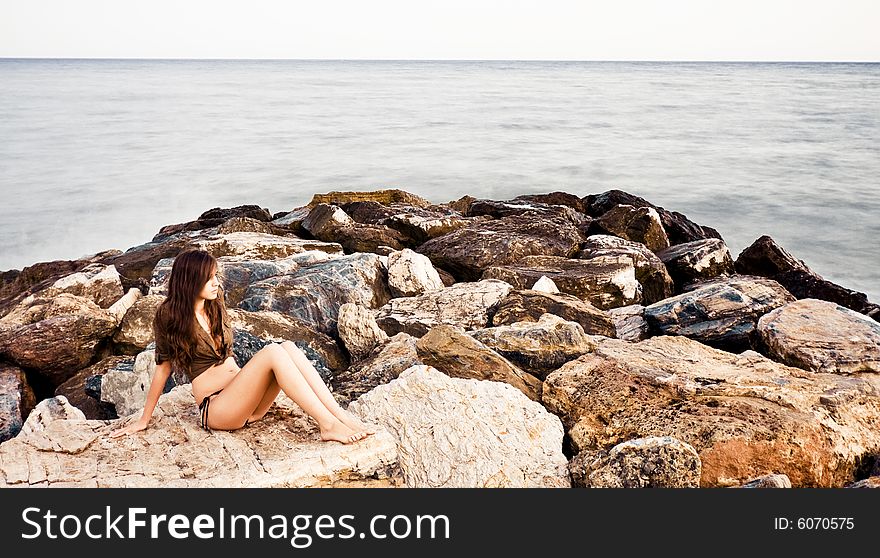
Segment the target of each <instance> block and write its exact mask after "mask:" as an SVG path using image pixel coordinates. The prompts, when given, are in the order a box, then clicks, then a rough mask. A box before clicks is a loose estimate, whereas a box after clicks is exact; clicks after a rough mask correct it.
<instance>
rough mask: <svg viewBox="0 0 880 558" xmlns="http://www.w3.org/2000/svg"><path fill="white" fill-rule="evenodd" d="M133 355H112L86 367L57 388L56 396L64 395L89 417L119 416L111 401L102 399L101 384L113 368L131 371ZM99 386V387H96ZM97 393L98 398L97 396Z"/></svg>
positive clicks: (97, 418) (113, 417)
mask: <svg viewBox="0 0 880 558" xmlns="http://www.w3.org/2000/svg"><path fill="white" fill-rule="evenodd" d="M134 361H135V358H134V357H133V356H111V357H107V358H105V359H102V360H100V361H99V362H97V363H95V364H93V365H92V366H89V367H88V368H84V369H83V370H80V371H79V372H77V373H76V375H75V376H73V377H71V378H70V379H69V380H67V381H66V382H64V383H63V384H61V385H60V386H58V387H57V388H56V389H55V396H59V395H63V396H64V397H66V398H67V400H68V402H70V404H71V405H73V406H74V407H76V408H77V409H79V410H80V411H82V412H83V414H84V415H85V417H86V418H87V419H92V420H110V419H115V418H118V415H117V414H116V408H115V407H114V406H113V404H111V403H107V402H104V401H101V393H100V386H101V384H102V380H103V377H104V375H105V374H107V373H108V372H111V371H113V370H117V371H124V372H129V373H130V372H131V371H132V370H133V369H134ZM96 388H97V389H96ZM96 395H97V398H96V397H95V396H96Z"/></svg>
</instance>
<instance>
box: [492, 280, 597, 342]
mask: <svg viewBox="0 0 880 558" xmlns="http://www.w3.org/2000/svg"><path fill="white" fill-rule="evenodd" d="M545 313H547V314H554V315H556V316H559V317H560V318H563V319H565V320H568V321H570V322H577V323H579V324H580V325H581V327H582V328H584V333H586V334H588V335H604V336H605V337H614V324H613V322H612V319H611V315H610V314H609V313H608V312H606V311H604V310H599V309H598V308H596V307H595V306H593V305H592V304H590V303H589V302H584V301H583V300H581V299H579V298H577V297H576V296H573V295H569V294H564V293H558V294H557V293H542V292H538V291H535V290H522V291H513V292H511V293H509V294H508V295H507V296H506V297H504V299H502V301H501V302H500V303H499V305H498V308H497V309H496V310H495V312H494V313H493V314H492V321H491V323H490V325H491V326H501V325H509V324H512V323H515V322H523V321H531V322H537V321H538V319H539V318H540V317H541V316H542V315H543V314H545Z"/></svg>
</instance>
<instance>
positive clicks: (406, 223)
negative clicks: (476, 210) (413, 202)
mask: <svg viewBox="0 0 880 558" xmlns="http://www.w3.org/2000/svg"><path fill="white" fill-rule="evenodd" d="M392 207H393V208H394V209H395V211H394V212H393V214H392V215H390V216H389V217H388V218H387V220H386V221H385V224H386V225H388V226H389V227H391V228H392V229H396V230H398V231H400V232H401V233H402V234H404V235H405V236H406V237H408V238H411V239H412V241H413V242H414V243H415V244H422V243H424V242H427V241H428V240H430V239H432V238H437V237H438V236H443V235H445V234H449V233H451V232H452V231H455V230H458V229H461V228H463V227H466V226H468V225H470V224H471V223H474V222H478V221H480V220H481V219H471V218H467V217H464V216H462V215H461V214H460V213H458V212H457V211H453V210H450V209H446V208H443V207H441V206H437V205H431V206H429V207H426V208H417V207H399V206H392Z"/></svg>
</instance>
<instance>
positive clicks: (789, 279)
mask: <svg viewBox="0 0 880 558" xmlns="http://www.w3.org/2000/svg"><path fill="white" fill-rule="evenodd" d="M736 270H737V271H738V272H739V273H747V274H750V275H759V276H761V277H768V278H770V279H773V280H775V281H777V282H779V284H781V285H782V286H783V287H785V288H786V289H788V291H789V292H791V294H793V295H794V296H795V298H816V299H819V300H827V301H828V302H834V303H836V304H840V305H841V306H844V307H846V308H849V309H850V310H855V311H856V312H860V313H862V314H866V315H868V316H871V317H872V318H874V320H876V321H880V306H878V305H877V304H874V303H872V302H869V301H868V297H867V295H865V293H860V292H858V291H853V290H850V289H847V288H845V287H841V286H840V285H837V284H835V283H832V282H831V281H827V280H825V279H823V278H822V277H821V276H820V275H819V274H817V273H816V272H814V271H813V270H811V269H810V268H809V267H807V264H805V263H804V262H803V261H802V260H798V259H797V258H795V257H794V256H792V255H791V254H790V253H789V252H788V251H787V250H785V249H784V248H783V247H782V246H779V245H778V244H776V242H775V241H774V240H773V239H772V238H770V237H769V236H766V235H765V236H762V237H761V238H759V239H758V240H756V241H755V242H754V243H752V245H751V246H749V247H748V248H746V249H745V250H743V251H742V252H740V254H739V257H737V259H736Z"/></svg>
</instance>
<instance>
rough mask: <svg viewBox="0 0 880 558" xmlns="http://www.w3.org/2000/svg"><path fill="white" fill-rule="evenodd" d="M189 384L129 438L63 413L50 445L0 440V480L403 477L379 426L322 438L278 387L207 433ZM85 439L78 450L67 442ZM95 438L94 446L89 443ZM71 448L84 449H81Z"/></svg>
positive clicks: (263, 481)
mask: <svg viewBox="0 0 880 558" xmlns="http://www.w3.org/2000/svg"><path fill="white" fill-rule="evenodd" d="M198 417H199V412H198V408H197V407H196V405H195V400H194V399H193V396H192V392H191V391H190V386H188V385H187V386H180V387H177V388H175V389H174V390H172V391H171V392H170V393H168V394H165V395H163V396H162V397H160V398H159V404H158V406H157V408H156V411H155V412H154V414H153V419H152V420H151V422H150V426H149V427H148V428H147V430H144V431H143V432H139V433H136V434H132V435H128V436H123V437H122V438H110V437H109V436H107V435H108V434H109V433H110V432H112V431H114V430H116V429H117V428H120V427H121V426H122V424H107V423H106V422H104V421H94V420H82V419H72V420H55V421H52V422H50V423H48V424H47V425H46V428H45V430H44V434H43V446H44V448H45V449H43V450H39V449H37V448H36V447H34V445H33V442H32V439H30V438H29V439H22V436H21V435H19V437H18V438H15V439H13V440H9V441H8V442H6V443H4V444H2V445H0V487H6V486H51V487H101V488H103V487H108V488H111V487H144V488H146V487H155V488H158V487H162V488H170V487H192V488H196V487H199V488H204V487H249V488H257V487H265V488H269V487H321V486H339V487H379V486H385V487H389V486H398V485H400V484H402V481H401V473H400V469H399V466H398V465H397V448H396V446H395V443H394V439H393V438H392V437H391V435H390V434H389V433H388V432H384V431H380V432H378V433H376V434H375V435H373V436H370V437H369V438H367V439H366V440H363V441H361V442H359V443H357V444H350V445H343V444H336V443H326V442H321V441H320V433H319V430H318V428H317V425H315V423H314V422H313V421H311V419H309V418H308V416H307V415H305V414H304V413H303V412H302V411H301V410H300V409H299V408H298V407H297V406H296V404H294V403H293V402H292V401H290V399H288V398H287V397H285V396H284V395H283V394H280V395H279V397H278V399H277V400H276V401H275V404H274V405H273V406H272V408H270V409H269V412H268V413H267V414H266V416H265V417H263V418H262V419H261V420H260V421H258V422H257V423H255V424H254V425H252V426H248V427H246V428H243V429H240V430H235V431H231V432H226V431H221V430H215V431H212V432H206V431H205V430H202V429H201V428H199V426H198ZM76 439H78V440H81V442H80V443H79V444H78V446H79V447H76V446H73V444H72V443H70V442H69V441H68V440H76ZM89 440H91V441H90V442H89V443H84V442H86V441H89ZM72 449H78V450H79V451H77V452H76V453H73V452H72V451H71V450H72Z"/></svg>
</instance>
